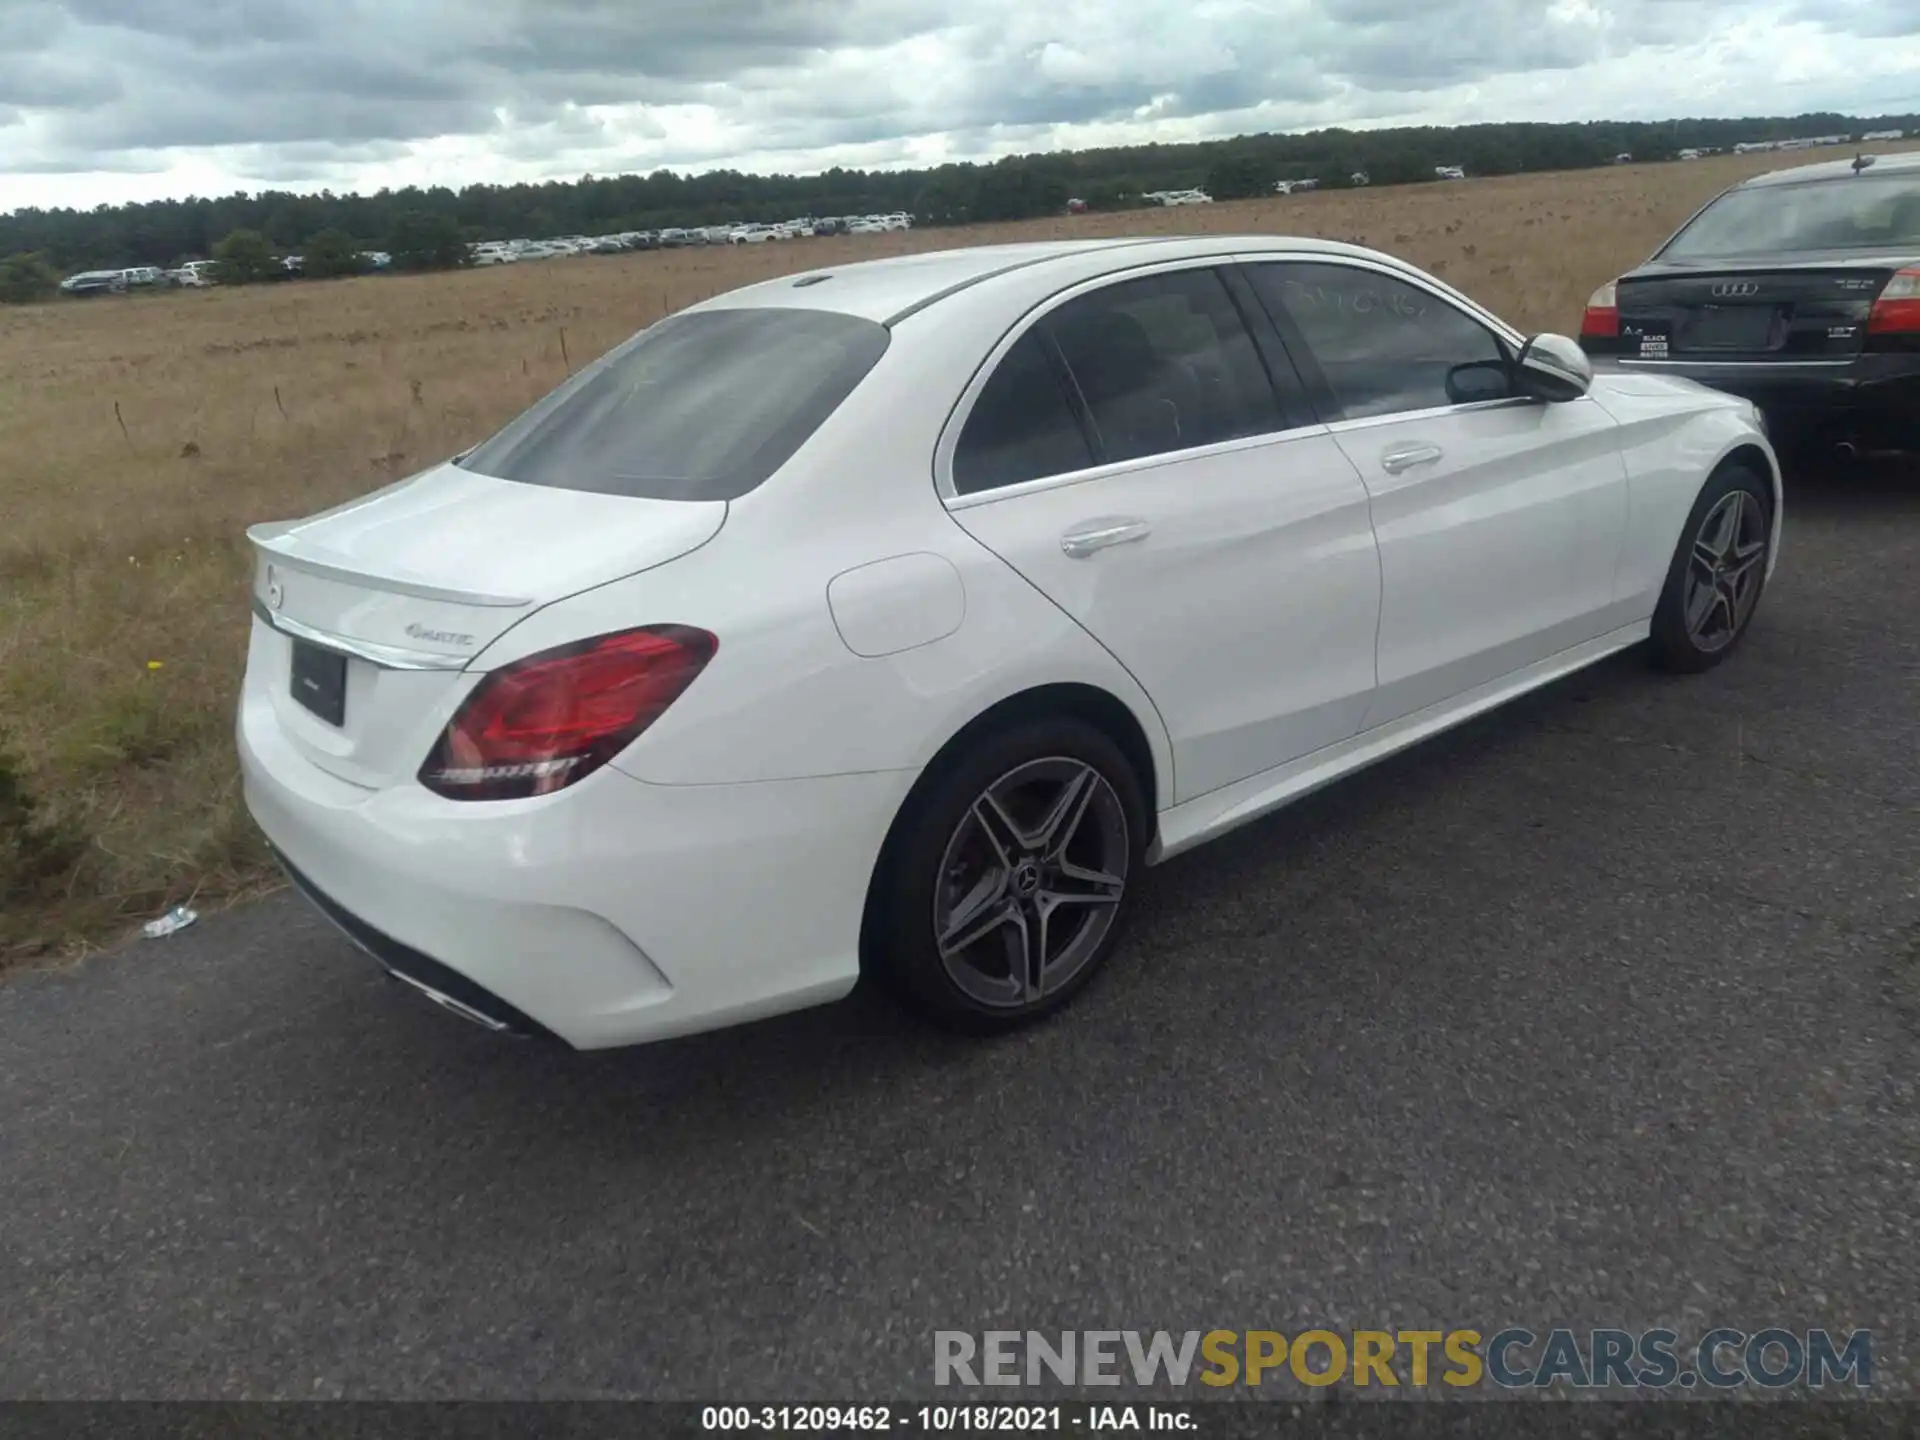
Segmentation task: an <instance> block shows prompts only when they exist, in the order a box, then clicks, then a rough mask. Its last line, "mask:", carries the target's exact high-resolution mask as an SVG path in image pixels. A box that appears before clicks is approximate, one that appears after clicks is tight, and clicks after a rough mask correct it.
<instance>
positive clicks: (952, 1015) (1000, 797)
mask: <svg viewBox="0 0 1920 1440" xmlns="http://www.w3.org/2000/svg"><path fill="white" fill-rule="evenodd" d="M1150 815H1151V812H1150V811H1149V809H1148V801H1147V799H1146V797H1145V792H1144V788H1143V786H1142V784H1141V781H1140V779H1139V778H1138V776H1137V775H1136V772H1135V770H1134V767H1133V765H1132V764H1130V763H1129V761H1128V759H1127V757H1126V756H1125V754H1123V753H1122V751H1121V749H1120V747H1119V746H1118V745H1117V744H1115V742H1114V741H1113V740H1112V739H1111V738H1110V737H1109V736H1108V735H1107V734H1106V733H1105V732H1104V731H1102V730H1100V729H1099V728H1098V727H1096V726H1094V725H1091V724H1089V723H1087V722H1086V721H1083V720H1079V719H1073V718H1068V717H1064V716H1063V717H1059V718H1049V719H1035V720H1028V721H1023V722H1020V723H1017V724H1015V725H1012V726H1010V727H1009V728H1007V729H1004V730H999V731H996V732H993V733H989V734H987V735H985V736H983V737H981V738H979V739H977V740H973V741H970V742H968V743H966V744H965V746H964V748H962V749H961V750H960V752H959V753H958V754H955V755H950V756H948V757H946V758H944V759H942V760H941V761H939V762H936V764H935V765H934V766H932V767H931V768H930V769H929V771H928V773H927V775H926V776H925V777H924V778H923V780H922V781H921V783H920V785H919V786H918V787H916V789H915V792H914V794H913V795H912V796H911V797H909V799H908V801H907V804H906V806H905V808H904V809H903V810H902V812H901V815H900V818H899V820H898V821H897V822H896V823H895V827H894V834H893V835H892V836H891V837H890V838H889V840H888V844H887V848H886V851H885V854H884V856H883V859H882V862H881V865H880V867H879V870H878V872H877V873H876V875H875V877H874V884H873V890H872V893H871V895H870V896H869V899H868V910H867V922H866V926H865V930H864V934H863V937H862V948H863V952H864V954H863V958H864V965H865V968H866V970H867V971H868V972H869V973H870V974H872V975H874V976H875V978H877V979H879V980H881V981H883V982H884V983H886V984H887V985H888V986H889V987H890V988H892V989H893V990H894V991H895V992H896V993H897V994H898V995H899V996H900V997H901V998H902V999H904V1000H906V1001H907V1002H908V1003H909V1004H911V1005H912V1006H913V1008H914V1009H916V1010H918V1011H920V1012H921V1013H922V1014H924V1015H925V1016H927V1017H928V1018H929V1019H931V1020H934V1021H936V1022H937V1023H939V1024H942V1025H945V1026H947V1027H949V1028H951V1029H957V1030H965V1031H973V1032H991V1031H996V1030H1006V1029H1011V1028H1013V1027H1015V1026H1018V1025H1022V1024H1025V1023H1026V1022H1028V1021H1031V1020H1035V1019H1038V1018H1039V1017H1040V1016H1042V1015H1044V1014H1047V1013H1049V1012H1050V1011H1052V1010H1055V1009H1057V1008H1058V1007H1059V1006H1061V1005H1063V1004H1065V1003H1066V1001H1067V1000H1068V998H1069V997H1070V996H1072V995H1073V994H1074V993H1075V992H1076V991H1078V990H1079V989H1080V987H1081V986H1082V985H1084V984H1086V983H1087V981H1088V980H1089V979H1091V978H1092V976H1093V974H1094V973H1095V972H1096V971H1097V970H1098V969H1099V967H1100V965H1101V964H1102V963H1103V962H1104V961H1105V960H1106V958H1107V956H1108V955H1109V954H1111V953H1112V951H1113V947H1114V945H1115V944H1116V943H1117V941H1118V939H1119V936H1120V932H1121V928H1122V926H1123V924H1124V922H1125V917H1126V913H1127V910H1128V908H1129V904H1128V902H1129V900H1130V899H1131V896H1130V894H1129V890H1128V881H1129V879H1130V877H1132V876H1133V875H1134V874H1135V873H1136V872H1137V870H1138V868H1139V866H1140V863H1141V857H1142V854H1143V852H1144V850H1145V846H1146V837H1147V827H1148V823H1149V820H1150Z"/></svg>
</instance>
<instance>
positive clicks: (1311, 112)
mask: <svg viewBox="0 0 1920 1440" xmlns="http://www.w3.org/2000/svg"><path fill="white" fill-rule="evenodd" d="M5 3H6V4H7V6H8V18H7V23H6V25H5V26H4V27H0V205H4V206H7V207H9V208H11V207H14V206H23V205H72V206H79V207H88V206H92V205H95V204H99V203H102V202H113V201H121V200H129V199H147V198H157V197H160V196H167V195H180V194H186V193H200V194H209V193H225V192H228V191H231V190H234V189H250V188H257V187H260V186H264V185H272V186H275V187H283V188H293V189H319V188H321V187H323V186H324V187H331V188H333V189H335V190H346V189H361V190H364V189H372V188H378V187H379V186H382V185H394V186H398V185H405V184H410V183H434V184H446V183H453V184H460V183H467V182H471V181H513V180H537V179H548V178H568V177H572V176H577V175H580V174H582V173H585V172H588V171H592V172H594V173H600V174H609V173H616V172H619V171H627V170H651V169H655V168H658V167H660V166H663V165H665V166H672V167H674V168H678V169H683V170H684V169H700V168H708V167H713V166H719V165H726V166H731V167H735V168H740V169H750V170H787V171H802V172H804V171H812V170H820V169H825V168H827V167H829V166H832V165H845V166H861V167H874V166H893V165H908V164H912V165H924V164H931V163H938V162H940V161H943V160H954V159H982V158H992V157H994V156H998V155H1003V154H1010V153H1017V152H1020V151H1023V150H1032V149H1045V148H1056V147H1069V146H1071V147H1077V146H1087V145H1109V144H1127V143H1137V142H1143V141H1148V140H1160V141H1179V140H1189V139H1196V138H1206V137H1209V136H1215V135H1223V134H1231V133H1236V132H1245V131H1253V130H1281V129H1303V128H1312V127H1317V126H1323V125H1334V124H1340V125H1349V126H1353V127H1355V128H1365V127H1368V126H1377V125H1385V124H1458V123H1464V122H1472V121H1497V120H1586V119H1603V118H1618V119H1658V118H1666V117H1669V116H1676V115H1706V116H1711V115H1740V114H1751V113H1754V112H1756V111H1759V112H1766V113H1775V114H1780V113H1794V112H1800V111H1808V110H1841V111H1850V112H1854V113H1868V114H1870V113H1887V112H1905V111H1916V110H1920V0H1821V3H1820V4H1818V5H1816V4H1813V3H1811V0H1772V3H1763V4H1760V5H1758V6H1755V5H1751V4H1743V3H1738V0H1547V3H1544V4H1543V3H1541V0H1186V3H1173V0H1051V3H1047V4H1040V5H1036V4H1033V3H1031V0H972V3H969V4H967V5H965V6H962V5H960V4H959V3H957V0H836V3H833V4H820V3H814V0H704V3H701V4H696V5H686V6H671V7H668V6H653V5H647V6H641V5H634V4H631V3H628V0H328V3H326V4H322V3H320V0H66V3H64V4H56V3H52V0H5ZM662 12H664V13H662Z"/></svg>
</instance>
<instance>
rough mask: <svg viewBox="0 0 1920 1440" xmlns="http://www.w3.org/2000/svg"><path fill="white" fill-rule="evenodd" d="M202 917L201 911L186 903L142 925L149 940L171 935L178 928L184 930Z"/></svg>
mask: <svg viewBox="0 0 1920 1440" xmlns="http://www.w3.org/2000/svg"><path fill="white" fill-rule="evenodd" d="M199 918H200V912H199V911H197V910H192V909H189V908H188V907H187V906H185V905H176V906H174V907H173V909H171V910H169V911H168V912H167V913H166V914H164V915H162V916H161V917H160V918H159V919H158V920H149V921H148V922H147V923H146V924H145V925H144V926H142V927H141V929H142V930H143V931H145V933H146V937H147V938H148V939H149V940H158V939H159V938H160V937H161V936H163V935H171V934H173V933H174V932H175V931H176V930H184V929H186V928H187V926H189V925H191V924H193V922H194V921H196V920H198V919H199Z"/></svg>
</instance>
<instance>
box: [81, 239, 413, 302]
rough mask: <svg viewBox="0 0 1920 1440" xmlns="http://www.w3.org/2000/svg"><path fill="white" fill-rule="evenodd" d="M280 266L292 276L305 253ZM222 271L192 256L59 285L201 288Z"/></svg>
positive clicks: (114, 290)
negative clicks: (169, 265)
mask: <svg viewBox="0 0 1920 1440" xmlns="http://www.w3.org/2000/svg"><path fill="white" fill-rule="evenodd" d="M360 258H361V259H362V260H364V261H366V262H367V266H368V268H369V269H373V270H385V269H387V268H388V267H389V266H391V265H392V264H393V256H391V255H389V254H388V253H387V252H386V251H384V250H362V251H361V252H360ZM280 268H281V269H282V270H284V271H286V272H287V275H288V277H289V278H292V277H294V276H298V275H301V274H303V273H304V270H305V265H304V261H303V259H302V257H300V256H298V255H287V256H284V257H282V259H281V261H280ZM219 273H220V262H219V261H217V260H189V261H187V263H186V264H184V265H181V266H179V267H178V268H176V269H173V270H163V269H161V267H160V266H158V265H133V266H129V267H128V268H126V269H124V270H82V271H81V272H80V273H79V274H77V275H69V276H68V277H67V278H66V279H64V280H62V281H61V282H60V288H61V290H62V291H64V292H65V293H66V294H68V295H124V294H126V293H127V292H128V291H130V290H163V289H167V288H169V287H172V286H179V287H181V288H183V289H188V290H201V289H205V288H206V287H207V286H209V285H215V284H218V283H219Z"/></svg>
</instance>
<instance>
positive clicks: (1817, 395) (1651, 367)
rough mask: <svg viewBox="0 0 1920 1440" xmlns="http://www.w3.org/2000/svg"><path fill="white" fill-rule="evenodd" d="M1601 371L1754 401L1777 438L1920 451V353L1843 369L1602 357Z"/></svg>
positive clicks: (1859, 361) (1865, 359)
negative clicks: (1674, 381)
mask: <svg viewBox="0 0 1920 1440" xmlns="http://www.w3.org/2000/svg"><path fill="white" fill-rule="evenodd" d="M1592 360H1593V363H1594V366H1595V368H1596V369H1611V370H1617V371H1619V372H1620V373H1622V374H1636V373H1648V374H1656V375H1673V376H1678V377H1680V378H1683V379H1687V380H1694V381H1697V382H1699V383H1700V384H1702V385H1708V386H1711V387H1712V388H1713V389H1715V390H1720V391H1724V392H1726V393H1727V394H1730V395H1738V396H1740V397H1741V398H1743V399H1746V400H1751V401H1753V402H1754V403H1755V404H1756V405H1758V406H1760V408H1761V409H1762V410H1764V411H1765V412H1766V415H1767V420H1768V424H1769V425H1770V426H1771V427H1772V429H1773V431H1774V433H1775V434H1776V435H1781V434H1784V435H1786V436H1787V437H1789V438H1792V437H1795V436H1801V435H1805V434H1807V433H1809V432H1819V433H1822V434H1826V433H1832V434H1833V435H1834V437H1835V438H1848V437H1852V436H1855V435H1859V436H1861V437H1863V438H1868V439H1873V438H1882V439H1884V440H1885V442H1886V443H1888V444H1898V443H1903V442H1904V443H1905V444H1906V445H1909V446H1920V352H1915V353H1887V354H1867V355H1861V356H1858V357H1857V358H1855V359H1853V360H1848V361H1843V362H1832V361H1828V362H1817V361H1816V362H1806V363H1800V364H1794V363H1779V364H1776V363H1769V362H1745V363H1724V362H1723V363H1715V362H1713V361H1706V360H1656V361H1647V360H1623V359H1620V358H1617V357H1613V356H1606V355H1594V356H1592Z"/></svg>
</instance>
